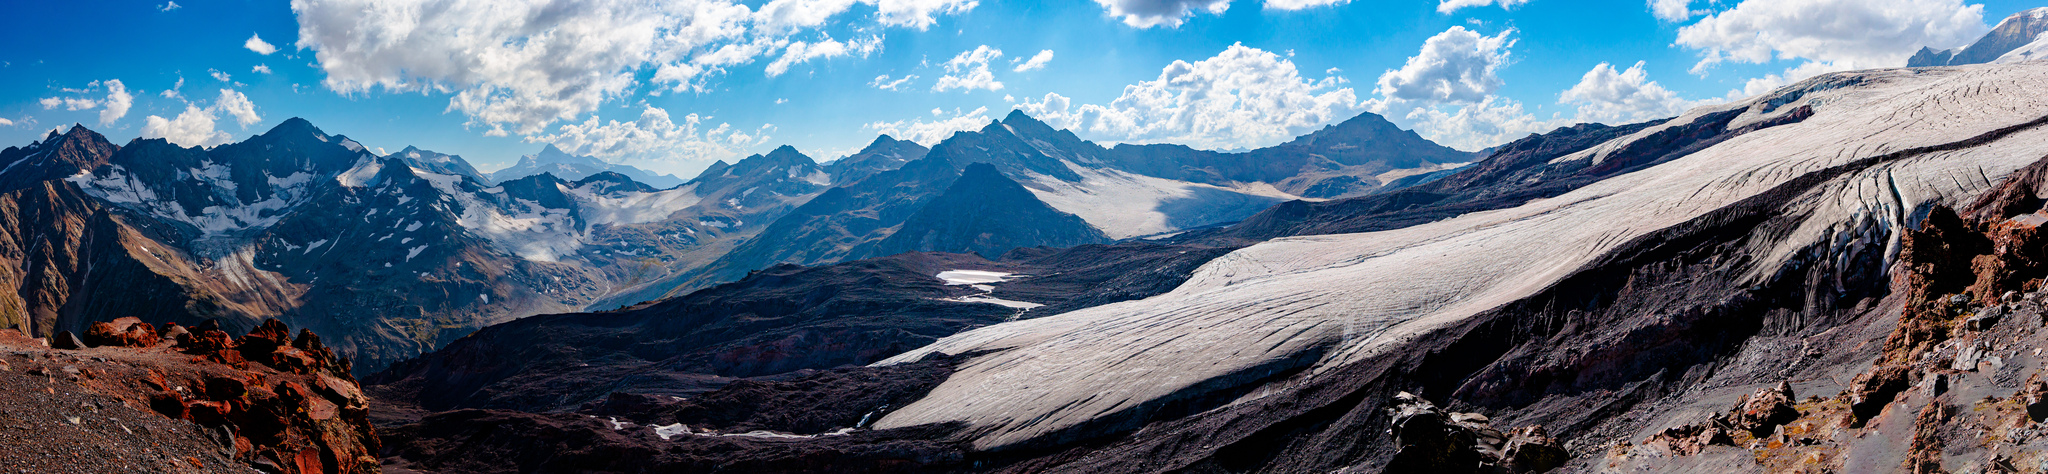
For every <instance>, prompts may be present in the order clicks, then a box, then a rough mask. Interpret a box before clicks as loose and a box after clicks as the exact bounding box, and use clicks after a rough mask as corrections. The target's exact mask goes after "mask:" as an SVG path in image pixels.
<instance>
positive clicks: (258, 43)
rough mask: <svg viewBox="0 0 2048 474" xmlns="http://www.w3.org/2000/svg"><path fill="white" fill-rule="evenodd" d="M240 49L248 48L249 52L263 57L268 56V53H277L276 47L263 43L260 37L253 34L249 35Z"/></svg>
mask: <svg viewBox="0 0 2048 474" xmlns="http://www.w3.org/2000/svg"><path fill="white" fill-rule="evenodd" d="M242 47H244V48H249V50H250V51H255V52H256V54H261V55H264V56H269V55H270V53H275V52H277V46H273V45H271V44H270V43H266V42H264V41H263V38H262V37H261V36H257V35H256V34H255V33H250V34H249V40H248V41H243V42H242Z"/></svg>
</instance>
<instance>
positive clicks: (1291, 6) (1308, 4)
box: [1266, 0, 1351, 10]
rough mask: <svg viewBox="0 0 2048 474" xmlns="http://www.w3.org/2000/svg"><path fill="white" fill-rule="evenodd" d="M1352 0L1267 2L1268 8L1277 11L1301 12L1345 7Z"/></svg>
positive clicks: (1269, 0)
mask: <svg viewBox="0 0 2048 474" xmlns="http://www.w3.org/2000/svg"><path fill="white" fill-rule="evenodd" d="M1346 3H1351V0H1266V8H1271V9H1275V10H1301V9H1306V8H1315V7H1326V6H1331V5H1343V4H1346Z"/></svg>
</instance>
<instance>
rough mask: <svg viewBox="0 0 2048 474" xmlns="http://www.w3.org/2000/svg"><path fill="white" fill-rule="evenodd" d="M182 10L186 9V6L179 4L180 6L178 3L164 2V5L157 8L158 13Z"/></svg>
mask: <svg viewBox="0 0 2048 474" xmlns="http://www.w3.org/2000/svg"><path fill="white" fill-rule="evenodd" d="M180 8H185V6H184V5H179V4H178V2H164V4H163V5H157V7H156V9H157V11H165V12H167V11H171V10H176V9H180Z"/></svg>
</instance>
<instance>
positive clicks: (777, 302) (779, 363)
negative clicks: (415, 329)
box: [368, 254, 1015, 411]
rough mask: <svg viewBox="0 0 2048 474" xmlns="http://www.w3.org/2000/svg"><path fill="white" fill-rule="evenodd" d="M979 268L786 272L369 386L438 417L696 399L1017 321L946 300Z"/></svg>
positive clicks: (561, 320)
mask: <svg viewBox="0 0 2048 474" xmlns="http://www.w3.org/2000/svg"><path fill="white" fill-rule="evenodd" d="M978 260H979V259H974V258H972V257H965V260H963V258H962V257H959V256H953V257H947V256H942V255H933V254H906V255H902V256H898V257H892V258H887V259H877V260H865V261H860V262H853V263H847V264H841V265H834V266H829V267H818V268H800V267H776V268H771V269H768V270H764V271H761V272H757V273H755V274H754V275H753V276H751V277H749V278H747V279H745V280H742V281H740V282H737V283H732V284H727V285H720V286H717V287H713V288H710V289H706V290H702V291H698V292H695V293H692V294H690V295H688V296H684V297H681V298H676V299H671V300H667V301H663V302H660V303H654V304H651V305H646V306H642V307H635V308H630V309H626V310H621V311H615V312H607V313H590V314H561V315H546V316H534V317H529V318H524V319H519V320H516V321H512V322H508V323H505V324H500V325H496V326H491V327H488V328H484V329H482V330H479V331H477V332H476V333H474V334H471V335H469V336H468V337H464V338H462V339H461V340H458V341H455V342H454V343H451V344H449V345H448V346H447V347H445V348H443V349H441V350H438V351H436V352H434V353H431V354H428V355H426V356H422V357H420V358H418V359H415V360H411V361H407V362H404V363H400V364H397V365H394V366H393V367H392V368H391V369H389V370H387V371H385V372H383V373H380V374H377V375H374V376H372V377H370V378H369V379H368V380H371V381H372V382H371V383H372V384H375V385H381V386H383V387H382V389H383V390H388V391H391V392H394V393H397V394H400V395H398V397H397V398H398V399H399V400H416V401H417V402H416V403H418V404H419V405H421V406H423V407H425V408H428V409H431V410H446V409H451V408H465V407H466V408H513V409H522V410H530V411H544V410H551V409H561V408H574V407H577V406H580V405H582V404H584V403H587V402H590V401H593V400H597V399H601V398H602V397H604V396H606V395H607V394H609V393H611V392H615V391H623V392H634V393H646V394H654V395H679V396H688V395H695V394H697V393H699V392H702V391H706V390H710V389H713V388H717V387H718V386H722V385H724V384H725V383H727V382H729V381H730V379H726V378H725V377H751V376H758V375H770V374H779V373H785V372H790V371H794V370H799V369H806V368H813V369H822V368H830V367H836V366H840V365H847V364H854V365H859V364H867V363H870V362H874V361H877V360H881V359H882V358H884V357H887V356H890V355H894V354H897V353H900V352H903V351H907V350H910V349H912V348H916V347H920V346H923V345H925V344H928V343H930V342H931V341H934V340H937V339H938V338H939V337H943V336H947V335H951V334H954V333H957V332H959V331H961V330H963V329H965V328H968V327H971V326H976V325H983V324H992V323H995V322H999V321H1001V320H1002V319H1004V318H1006V317H1009V316H1010V315H1012V314H1015V311H1014V310H1012V309H1010V308H1005V307H1002V306H997V305H989V304H974V303H959V302H950V301H943V300H942V298H947V297H951V296H954V295H955V294H956V293H958V292H959V290H958V288H953V287H948V286H946V285H945V284H944V283H943V282H941V281H939V280H938V279H936V278H933V277H932V275H935V274H937V273H938V272H941V271H946V270H951V269H955V268H972V267H970V266H967V265H970V264H972V263H974V262H975V261H978ZM982 265H983V266H984V267H985V266H986V265H987V264H986V263H983V264H982ZM600 382H601V383H600Z"/></svg>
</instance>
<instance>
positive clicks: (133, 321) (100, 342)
mask: <svg viewBox="0 0 2048 474" xmlns="http://www.w3.org/2000/svg"><path fill="white" fill-rule="evenodd" d="M161 340H162V338H160V337H158V336H157V332H156V327H155V326H151V325H150V324H149V323H145V322H142V319H140V318H133V317H128V318H120V319H116V320H113V321H108V322H100V323H92V326H91V327H89V328H87V329H86V330H85V343H86V344H90V345H92V346H95V347H98V346H114V347H149V346H154V345H156V343H157V342H158V341H161Z"/></svg>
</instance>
